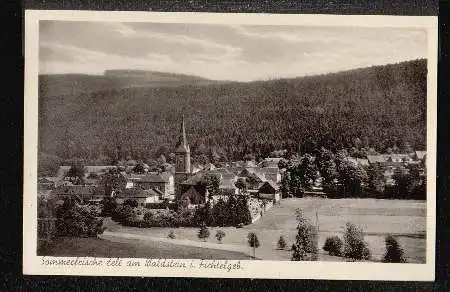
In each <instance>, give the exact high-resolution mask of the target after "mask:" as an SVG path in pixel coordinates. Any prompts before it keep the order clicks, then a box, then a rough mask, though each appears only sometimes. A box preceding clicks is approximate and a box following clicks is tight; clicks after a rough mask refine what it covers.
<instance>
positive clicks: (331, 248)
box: [323, 236, 344, 256]
mask: <svg viewBox="0 0 450 292" xmlns="http://www.w3.org/2000/svg"><path fill="white" fill-rule="evenodd" d="M343 245H344V244H343V242H342V240H341V239H340V238H339V237H338V236H331V237H327V239H326V240H325V244H324V245H323V250H324V251H326V252H328V253H329V254H330V255H332V256H341V255H342V246H343Z"/></svg>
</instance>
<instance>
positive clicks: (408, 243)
mask: <svg viewBox="0 0 450 292" xmlns="http://www.w3.org/2000/svg"><path fill="white" fill-rule="evenodd" d="M297 208H300V209H302V210H303V212H304V214H305V216H306V217H308V218H309V219H310V220H311V222H312V223H313V224H315V223H316V221H315V220H316V208H317V215H318V216H317V218H318V225H319V248H320V255H319V260H324V261H342V260H343V259H342V258H338V257H330V256H328V255H326V254H325V253H324V252H323V250H321V248H322V246H323V243H324V242H325V239H326V237H327V236H331V235H338V236H340V237H341V238H342V235H343V231H344V227H345V224H346V222H351V223H355V224H358V225H360V226H361V227H362V228H363V230H364V233H365V240H366V241H367V242H368V244H369V248H370V250H371V252H372V257H373V258H372V260H373V261H379V260H380V259H381V258H382V256H383V253H384V248H385V244H384V238H385V236H386V235H387V234H389V233H390V234H393V235H396V236H397V238H398V240H399V242H400V244H401V246H402V247H403V249H404V251H405V257H406V259H407V261H408V262H410V263H424V262H425V247H426V242H425V230H426V203H425V202H424V201H404V200H376V199H336V200H334V199H285V200H282V201H281V204H280V205H276V206H275V207H274V208H272V209H271V210H269V211H268V212H266V213H265V214H264V216H263V217H262V218H261V219H259V220H258V221H257V222H255V223H253V224H251V225H249V226H245V227H244V228H240V229H237V228H234V227H225V228H210V233H211V236H210V238H209V239H208V242H207V243H203V242H201V241H200V240H199V239H198V238H197V231H198V229H196V228H176V229H171V228H133V227H123V226H120V225H118V224H116V223H114V222H109V223H108V230H107V231H108V233H110V234H112V235H113V234H117V235H120V234H122V235H126V234H128V235H129V234H132V235H137V236H141V237H142V238H146V237H148V238H149V241H155V239H156V240H157V239H158V238H160V239H161V241H162V243H164V244H167V235H168V234H169V232H170V231H171V230H173V231H174V233H175V235H176V239H174V240H172V242H173V243H175V244H177V243H179V244H182V245H184V246H183V247H182V249H185V248H188V247H189V245H190V243H191V244H192V247H196V248H201V247H202V246H203V247H204V248H205V249H210V248H214V245H216V246H217V248H220V249H221V250H220V252H219V251H218V254H217V257H216V258H222V257H221V255H220V253H222V252H223V251H224V250H223V249H228V250H229V251H234V252H240V253H242V252H244V251H247V254H248V253H249V252H250V250H249V247H248V245H247V234H248V233H249V232H251V231H253V232H255V233H256V234H257V235H258V238H259V241H260V243H261V246H260V247H259V248H258V249H257V251H256V257H257V258H260V259H264V260H290V258H291V255H292V252H291V251H289V250H288V248H287V249H286V250H281V251H280V250H277V249H276V243H277V241H278V238H279V237H280V235H283V236H284V237H285V239H286V241H287V243H288V247H290V246H291V245H292V243H293V242H294V239H295V235H296V219H295V215H294V214H295V210H296V209H297ZM218 229H221V230H223V231H225V233H226V236H225V238H224V239H223V240H222V241H223V244H222V245H221V244H218V243H217V241H216V239H215V238H214V235H215V234H216V231H217V230H218ZM112 237H113V236H112ZM150 238H151V240H150ZM114 240H117V241H119V238H117V239H114ZM120 240H124V239H123V238H120ZM133 252H134V251H132V250H131V251H130V252H129V256H133V255H132V254H133ZM162 252H163V251H162ZM169 255H170V257H172V258H173V257H176V253H175V251H174V252H173V253H169ZM160 256H161V255H158V257H160ZM202 257H203V256H202ZM203 258H204V257H203Z"/></svg>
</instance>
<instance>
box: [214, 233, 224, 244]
mask: <svg viewBox="0 0 450 292" xmlns="http://www.w3.org/2000/svg"><path fill="white" fill-rule="evenodd" d="M224 237H225V232H223V231H222V230H217V233H216V238H217V241H218V242H219V243H222V238H224Z"/></svg>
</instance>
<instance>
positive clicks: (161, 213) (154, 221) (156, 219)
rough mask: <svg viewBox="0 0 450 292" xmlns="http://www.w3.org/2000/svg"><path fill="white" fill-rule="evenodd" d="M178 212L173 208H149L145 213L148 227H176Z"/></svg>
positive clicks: (145, 223)
mask: <svg viewBox="0 0 450 292" xmlns="http://www.w3.org/2000/svg"><path fill="white" fill-rule="evenodd" d="M177 224H178V219H177V213H175V212H174V211H172V210H155V209H152V210H147V211H146V212H145V214H144V225H145V226H146V227H175V226H178V225H177Z"/></svg>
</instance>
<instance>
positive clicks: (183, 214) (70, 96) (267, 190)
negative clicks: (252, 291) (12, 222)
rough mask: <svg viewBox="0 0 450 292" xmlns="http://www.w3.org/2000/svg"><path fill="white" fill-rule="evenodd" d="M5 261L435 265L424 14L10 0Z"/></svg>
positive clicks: (53, 268) (429, 65) (207, 272)
mask: <svg viewBox="0 0 450 292" xmlns="http://www.w3.org/2000/svg"><path fill="white" fill-rule="evenodd" d="M25 52H26V54H25V61H26V67H25V68H26V74H25V83H26V84H25V108H24V112H25V136H24V145H25V153H24V194H23V202H24V205H23V210H24V218H23V228H24V230H23V272H24V273H25V274H33V275H98V276H148V277H215V278H236V277H238V278H277V279H358V280H359V279H363V280H415V281H432V280H434V270H435V221H436V215H435V202H436V199H435V178H436V170H435V164H436V97H437V89H436V84H437V75H436V67H437V18H436V17H410V16H366V15H364V16H338V15H334V16H332V15H329V16H325V15H269V14H217V13H151V12H99V11H26V14H25Z"/></svg>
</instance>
